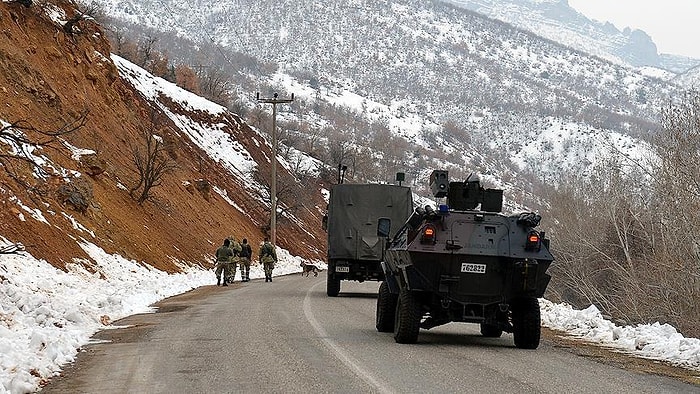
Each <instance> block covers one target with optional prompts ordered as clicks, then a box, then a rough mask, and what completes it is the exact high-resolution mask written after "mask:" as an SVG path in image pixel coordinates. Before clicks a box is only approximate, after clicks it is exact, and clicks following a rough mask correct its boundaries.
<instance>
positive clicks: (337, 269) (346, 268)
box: [335, 265, 350, 272]
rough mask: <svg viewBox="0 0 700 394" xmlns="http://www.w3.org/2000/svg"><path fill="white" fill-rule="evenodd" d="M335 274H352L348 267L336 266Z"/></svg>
mask: <svg viewBox="0 0 700 394" xmlns="http://www.w3.org/2000/svg"><path fill="white" fill-rule="evenodd" d="M335 272H350V267H348V266H347V265H337V266H335Z"/></svg>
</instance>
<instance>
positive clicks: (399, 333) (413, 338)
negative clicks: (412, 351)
mask: <svg viewBox="0 0 700 394" xmlns="http://www.w3.org/2000/svg"><path fill="white" fill-rule="evenodd" d="M420 319H421V313H420V305H418V301H416V297H415V295H414V294H413V293H411V292H410V291H408V290H406V289H401V291H400V292H399V297H398V302H397V305H396V316H395V321H394V340H395V341H396V342H397V343H416V342H418V331H420Z"/></svg>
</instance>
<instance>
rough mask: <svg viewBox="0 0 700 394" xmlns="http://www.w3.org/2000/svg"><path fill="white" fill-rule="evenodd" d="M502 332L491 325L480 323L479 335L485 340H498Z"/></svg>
mask: <svg viewBox="0 0 700 394" xmlns="http://www.w3.org/2000/svg"><path fill="white" fill-rule="evenodd" d="M502 334H503V330H501V329H500V328H498V326H495V325H493V324H486V323H481V335H483V336H485V337H486V338H500V337H501V335H502Z"/></svg>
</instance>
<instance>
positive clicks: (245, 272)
mask: <svg viewBox="0 0 700 394" xmlns="http://www.w3.org/2000/svg"><path fill="white" fill-rule="evenodd" d="M240 257H241V260H240V262H239V264H240V265H241V279H242V280H243V282H250V260H251V259H252V258H253V248H251V247H250V244H249V243H248V240H247V239H245V238H243V241H242V242H241V255H240Z"/></svg>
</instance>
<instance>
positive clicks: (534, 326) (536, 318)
mask: <svg viewBox="0 0 700 394" xmlns="http://www.w3.org/2000/svg"><path fill="white" fill-rule="evenodd" d="M512 308H513V309H512V321H513V339H514V342H515V346H516V347H518V348H520V349H537V346H539V344H540V304H539V302H538V301H537V298H521V299H518V300H515V301H514V302H513V304H512Z"/></svg>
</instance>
